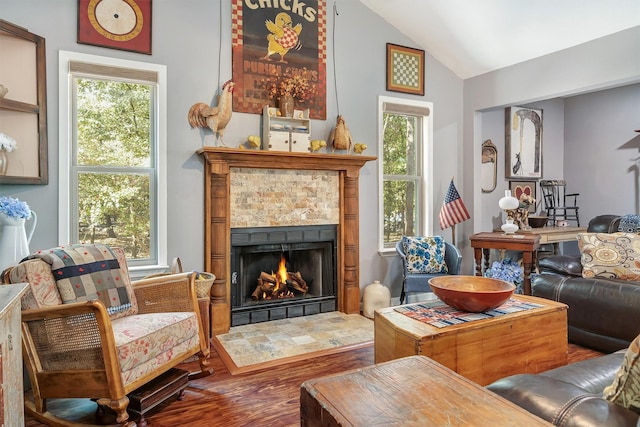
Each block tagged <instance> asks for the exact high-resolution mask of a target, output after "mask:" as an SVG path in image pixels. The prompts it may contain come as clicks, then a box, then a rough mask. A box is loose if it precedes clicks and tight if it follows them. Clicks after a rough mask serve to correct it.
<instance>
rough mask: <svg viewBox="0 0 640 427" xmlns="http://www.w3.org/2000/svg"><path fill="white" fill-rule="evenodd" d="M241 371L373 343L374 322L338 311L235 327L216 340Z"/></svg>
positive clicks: (357, 315)
mask: <svg viewBox="0 0 640 427" xmlns="http://www.w3.org/2000/svg"><path fill="white" fill-rule="evenodd" d="M216 338H217V339H218V340H219V342H220V343H221V344H222V345H223V347H224V349H225V351H226V352H227V353H228V354H229V356H230V357H231V358H232V359H233V362H234V363H235V364H236V366H238V367H243V366H248V365H255V364H258V363H264V362H270V361H273V360H277V359H282V358H286V357H293V356H299V355H302V354H306V353H312V352H317V351H323V350H330V349H335V348H339V347H345V346H351V345H356V344H362V343H366V342H373V320H371V319H368V318H366V317H364V316H361V315H359V314H345V313H341V312H338V311H333V312H329V313H320V314H314V315H311V316H303V317H294V318H289V319H282V320H273V321H270V322H263V323H253V324H250V325H241V326H234V327H232V328H231V329H230V330H229V332H228V333H226V334H223V335H218V336H217V337H216Z"/></svg>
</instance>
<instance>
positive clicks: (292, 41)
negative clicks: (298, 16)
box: [262, 12, 302, 62]
mask: <svg viewBox="0 0 640 427" xmlns="http://www.w3.org/2000/svg"><path fill="white" fill-rule="evenodd" d="M265 25H266V26H267V30H269V32H270V33H271V34H269V35H267V40H269V44H268V46H267V54H266V55H265V56H264V57H262V59H267V60H271V55H274V54H276V53H277V54H279V55H280V62H287V61H285V60H284V56H285V55H286V54H287V52H289V50H290V49H292V48H296V49H300V48H301V44H300V39H299V38H298V36H299V35H300V32H301V31H302V25H300V24H296V26H295V27H293V26H292V25H293V21H292V20H291V17H290V16H289V15H288V14H286V13H284V12H280V13H278V14H277V15H276V19H275V23H274V22H273V21H271V20H270V19H267V20H266V21H265Z"/></svg>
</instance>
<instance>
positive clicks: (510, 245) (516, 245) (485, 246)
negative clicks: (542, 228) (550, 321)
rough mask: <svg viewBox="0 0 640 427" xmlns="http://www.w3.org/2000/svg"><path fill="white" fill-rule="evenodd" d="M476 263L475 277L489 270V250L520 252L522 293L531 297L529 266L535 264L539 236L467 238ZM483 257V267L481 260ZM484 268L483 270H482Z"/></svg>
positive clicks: (477, 235) (475, 235) (496, 235)
mask: <svg viewBox="0 0 640 427" xmlns="http://www.w3.org/2000/svg"><path fill="white" fill-rule="evenodd" d="M469 239H470V240H471V247H472V248H473V255H474V258H475V261H476V276H482V272H483V271H484V270H486V269H487V268H489V250H490V249H504V250H507V251H520V252H522V264H523V268H524V293H525V295H531V266H532V265H534V264H535V259H536V251H537V250H538V248H539V247H540V236H539V235H536V234H504V233H487V232H485V233H477V234H474V235H473V236H471V237H470V238H469ZM483 255H484V265H483V263H482V258H483ZM483 267H484V269H483Z"/></svg>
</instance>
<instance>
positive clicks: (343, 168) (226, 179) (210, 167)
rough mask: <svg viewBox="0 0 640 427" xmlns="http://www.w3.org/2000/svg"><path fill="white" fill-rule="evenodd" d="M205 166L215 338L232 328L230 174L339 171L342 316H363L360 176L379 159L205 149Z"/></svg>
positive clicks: (206, 248)
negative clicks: (235, 170) (240, 170)
mask: <svg viewBox="0 0 640 427" xmlns="http://www.w3.org/2000/svg"><path fill="white" fill-rule="evenodd" d="M197 153H198V154H200V155H201V156H202V157H203V158H204V160H205V174H204V176H205V181H204V209H205V223H204V231H205V233H204V235H205V240H204V251H205V254H204V255H205V259H204V266H205V270H206V271H208V272H211V273H214V274H215V275H216V280H215V281H214V283H213V286H212V288H211V322H212V333H213V334H223V333H226V332H228V331H229V328H230V326H231V301H230V295H231V293H230V289H231V274H230V273H231V272H230V271H229V270H230V268H231V233H230V229H231V220H230V215H231V206H230V182H231V180H230V170H231V168H234V167H235V168H259V169H290V170H327V171H337V172H338V175H339V183H340V223H339V224H338V266H337V268H338V274H337V277H338V283H337V288H338V290H337V293H338V295H337V298H338V310H340V311H341V312H344V313H358V312H359V311H360V272H359V256H360V252H359V238H360V235H359V225H360V222H359V175H360V168H362V167H363V166H364V165H365V163H366V162H369V161H374V160H376V159H377V157H373V156H360V155H347V154H309V153H289V152H280V151H263V150H238V149H230V148H221V147H203V148H201V149H199V150H198V151H197Z"/></svg>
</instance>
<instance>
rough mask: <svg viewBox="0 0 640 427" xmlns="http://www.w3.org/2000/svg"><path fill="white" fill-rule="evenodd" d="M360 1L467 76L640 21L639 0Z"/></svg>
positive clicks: (417, 45)
mask: <svg viewBox="0 0 640 427" xmlns="http://www.w3.org/2000/svg"><path fill="white" fill-rule="evenodd" d="M360 1H361V2H362V3H363V4H364V5H365V6H367V7H369V8H370V9H371V10H373V11H374V12H375V13H377V14H378V15H380V16H381V17H382V18H384V19H385V20H386V21H388V22H389V23H390V24H392V25H393V26H394V27H396V28H398V30H400V31H401V32H402V33H403V34H405V35H406V36H407V37H409V38H410V39H411V40H413V41H414V42H415V44H416V45H415V46H412V47H417V48H420V49H424V50H426V51H427V52H429V54H431V55H432V56H433V57H435V58H436V59H437V60H438V61H440V62H442V63H443V64H444V65H445V66H447V67H448V68H449V69H451V70H452V71H453V72H454V73H455V74H456V75H458V76H459V77H460V78H462V79H466V78H469V77H473V76H477V75H480V74H484V73H486V72H489V71H493V70H496V69H499V68H503V67H507V66H509V65H513V64H517V63H519V62H523V61H527V60H529V59H533V58H536V57H539V56H543V55H546V54H549V53H552V52H556V51H559V50H563V49H566V48H569V47H572V46H576V45H579V44H582V43H585V42H588V41H591V40H595V39H597V38H600V37H604V36H607V35H610V34H613V33H616V32H619V31H622V30H625V29H628V28H631V27H635V26H640V0H606V1H605V0H534V1H522V0H360ZM629 54H630V55H637V56H638V55H640V54H639V53H638V52H630V53H629ZM594 61H597V58H594Z"/></svg>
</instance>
